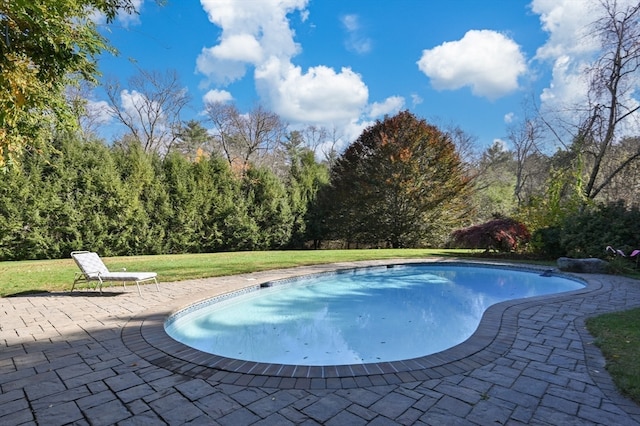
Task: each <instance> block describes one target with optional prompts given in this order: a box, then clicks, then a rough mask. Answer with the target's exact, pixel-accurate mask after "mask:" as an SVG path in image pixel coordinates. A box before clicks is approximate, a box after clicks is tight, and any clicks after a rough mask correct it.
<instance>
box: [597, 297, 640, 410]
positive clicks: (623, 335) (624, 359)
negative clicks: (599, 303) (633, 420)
mask: <svg viewBox="0 0 640 426" xmlns="http://www.w3.org/2000/svg"><path fill="white" fill-rule="evenodd" d="M587 329H588V330H589V333H591V335H593V336H594V337H595V338H596V342H595V343H596V345H597V346H598V347H599V348H600V349H601V350H602V353H603V354H604V356H605V358H606V360H607V371H608V372H609V374H611V377H613V381H614V382H615V383H616V386H618V389H620V391H621V392H622V393H623V394H625V395H627V396H628V397H630V398H631V399H633V400H634V401H635V402H637V403H638V404H640V309H632V310H629V311H624V312H615V313H611V314H605V315H600V316H598V317H595V318H589V320H587Z"/></svg>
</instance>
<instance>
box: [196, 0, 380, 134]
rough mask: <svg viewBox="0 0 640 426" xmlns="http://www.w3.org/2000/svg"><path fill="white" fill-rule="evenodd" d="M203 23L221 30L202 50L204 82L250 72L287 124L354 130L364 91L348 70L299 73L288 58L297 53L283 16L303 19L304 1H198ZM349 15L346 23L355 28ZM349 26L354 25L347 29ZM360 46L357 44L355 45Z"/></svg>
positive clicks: (221, 81) (356, 76)
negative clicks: (205, 19) (205, 18)
mask: <svg viewBox="0 0 640 426" xmlns="http://www.w3.org/2000/svg"><path fill="white" fill-rule="evenodd" d="M201 4H202V6H203V8H204V10H205V11H206V12H207V14H208V17H209V20H210V21H211V22H212V23H214V24H215V25H217V26H218V27H220V28H221V29H222V33H221V35H220V37H219V39H218V40H217V43H216V45H214V46H212V47H207V48H205V49H203V50H202V52H201V54H200V56H199V57H198V59H197V71H198V72H200V73H202V74H204V75H205V76H206V77H207V78H208V80H209V82H210V83H216V84H218V85H226V84H229V83H231V82H233V81H235V80H238V79H240V78H242V77H244V75H245V73H246V71H247V69H248V67H253V69H254V79H255V84H256V89H257V92H258V94H259V96H260V98H261V101H262V102H263V103H264V105H265V106H266V107H267V108H269V109H270V110H271V111H273V112H275V113H277V114H278V115H280V116H281V117H282V118H283V119H284V120H286V121H288V122H289V123H291V124H298V123H305V124H318V125H323V126H327V127H329V128H335V127H336V126H340V131H341V132H343V133H345V134H347V133H351V131H352V129H355V128H357V127H358V126H359V125H358V122H359V121H360V117H361V116H362V114H363V112H364V111H365V109H366V107H367V102H368V95H369V91H368V88H367V86H366V85H365V84H364V82H363V81H362V77H361V76H360V75H359V74H357V73H356V72H354V71H353V70H352V69H350V68H348V67H343V68H341V69H340V70H335V69H333V68H330V67H327V66H324V65H317V66H312V67H309V68H308V69H306V70H303V69H302V68H301V67H299V66H296V65H295V64H294V63H293V61H292V59H293V57H294V56H295V55H297V54H298V53H299V51H300V46H299V45H298V44H297V43H296V42H295V40H294V35H295V34H294V32H293V30H292V29H291V27H290V22H289V15H291V14H294V13H299V15H300V18H301V20H302V21H305V20H307V19H308V15H309V12H308V11H307V10H306V7H307V4H308V0H260V1H257V0H256V1H252V2H251V7H247V3H246V1H243V0H201ZM353 18H354V16H352V17H351V18H349V19H348V20H347V24H348V25H349V28H351V30H355V29H357V28H358V25H357V19H355V20H354V19H353ZM353 25H355V27H354V26H353ZM360 47H361V48H362V46H360Z"/></svg>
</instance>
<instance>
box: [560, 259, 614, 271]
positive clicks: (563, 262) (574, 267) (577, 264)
mask: <svg viewBox="0 0 640 426" xmlns="http://www.w3.org/2000/svg"><path fill="white" fill-rule="evenodd" d="M558 269H560V270H561V271H565V272H581V273H585V274H606V273H607V272H608V271H609V262H607V261H606V260H602V259H597V258H591V257H590V258H586V259H571V258H569V257H561V258H559V259H558Z"/></svg>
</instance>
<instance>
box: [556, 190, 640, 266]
mask: <svg viewBox="0 0 640 426" xmlns="http://www.w3.org/2000/svg"><path fill="white" fill-rule="evenodd" d="M562 246H563V247H564V249H565V252H566V254H567V255H568V256H571V257H600V258H603V257H605V255H606V253H605V248H606V247H607V246H612V247H615V248H616V249H621V250H623V251H625V252H627V253H630V252H631V251H632V250H634V249H637V248H640V210H639V209H638V207H637V206H634V207H631V208H627V207H626V206H625V204H624V203H623V202H617V203H610V204H600V205H597V206H594V207H591V208H585V209H584V210H583V211H581V212H579V213H577V214H575V215H573V216H572V217H571V218H568V219H567V220H566V221H565V223H564V224H563V227H562Z"/></svg>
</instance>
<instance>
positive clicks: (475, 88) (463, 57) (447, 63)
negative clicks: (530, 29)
mask: <svg viewBox="0 0 640 426" xmlns="http://www.w3.org/2000/svg"><path fill="white" fill-rule="evenodd" d="M418 67H419V68H420V70H421V71H422V72H423V73H425V74H426V75H427V77H429V78H430V79H431V84H432V85H433V87H434V88H435V89H437V90H456V89H460V88H462V87H466V86H468V87H470V88H471V91H472V93H473V94H474V95H476V96H484V97H487V98H489V99H497V98H500V97H502V96H505V95H507V94H509V93H511V92H513V91H515V90H517V89H518V78H519V77H521V76H523V75H524V73H525V72H526V71H527V67H526V61H525V57H524V55H523V54H522V52H521V51H520V47H519V46H518V45H517V44H516V43H515V42H514V41H513V40H511V39H510V38H508V37H507V36H505V35H503V34H501V33H498V32H495V31H490V30H471V31H468V32H467V33H466V34H465V35H464V37H463V38H462V39H460V40H458V41H451V42H445V43H443V44H441V45H440V46H436V47H434V48H433V49H427V50H424V51H423V52H422V57H421V58H420V60H419V61H418Z"/></svg>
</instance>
